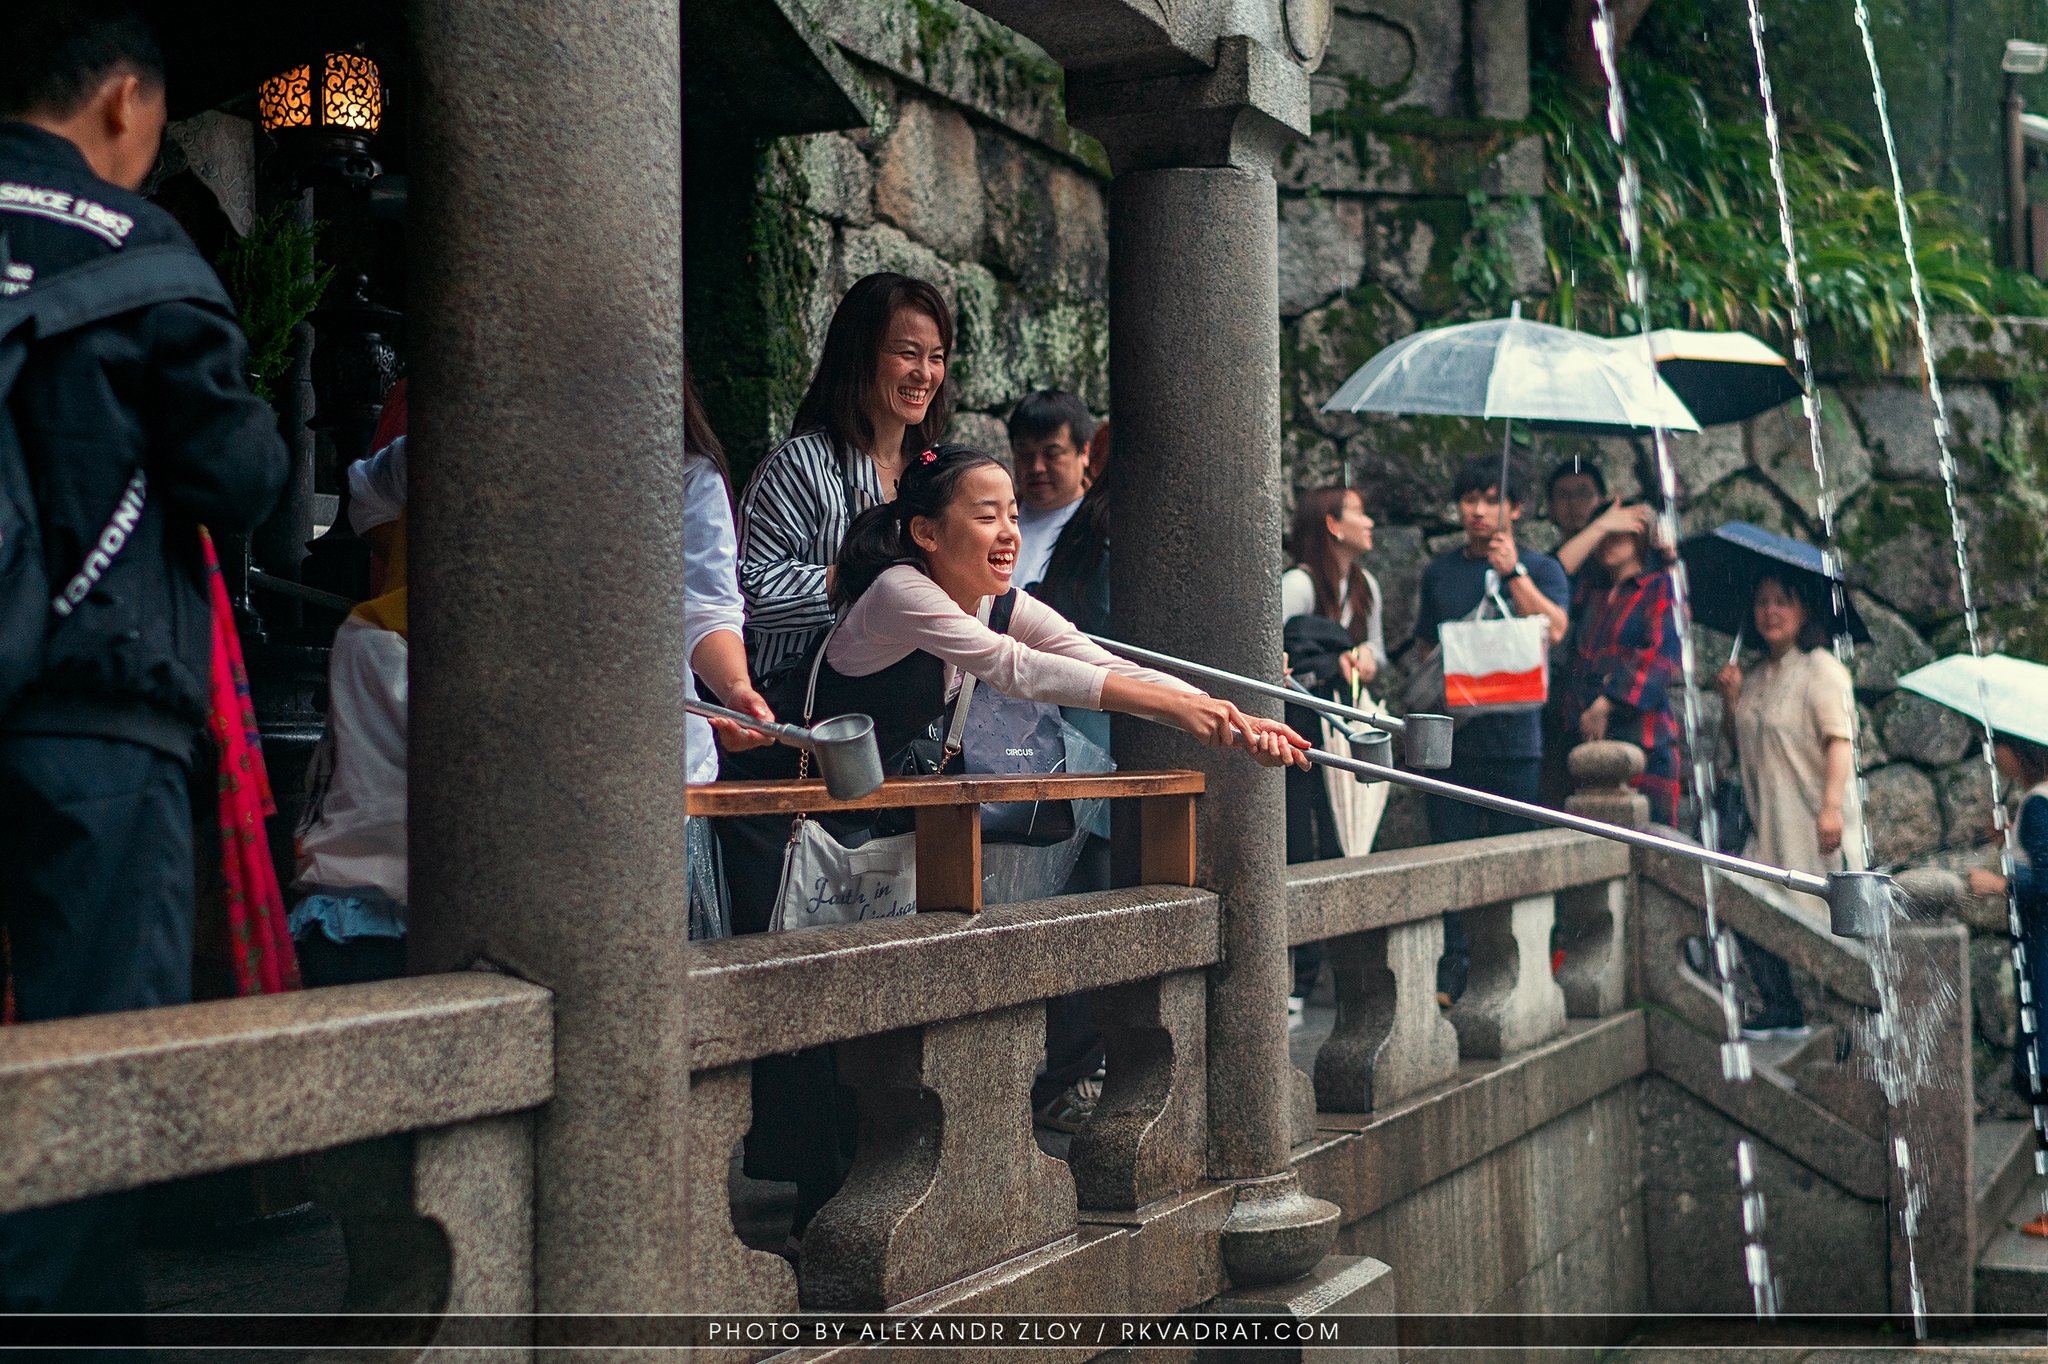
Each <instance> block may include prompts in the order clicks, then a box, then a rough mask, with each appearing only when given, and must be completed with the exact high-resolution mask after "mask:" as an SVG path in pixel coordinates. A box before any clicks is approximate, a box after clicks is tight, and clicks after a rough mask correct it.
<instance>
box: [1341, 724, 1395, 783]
mask: <svg viewBox="0 0 2048 1364" xmlns="http://www.w3.org/2000/svg"><path fill="white" fill-rule="evenodd" d="M1349 742H1350V745H1351V756H1352V757H1354V758H1356V759H1358V760H1359V761H1360V762H1362V763H1377V764H1378V765H1380V766H1381V767H1392V766H1393V765H1394V739H1393V736H1392V735H1390V734H1388V733H1387V732H1386V731H1385V730H1383V729H1368V730H1362V731H1358V732H1354V733H1353V734H1352V735H1351V736H1350V741H1349ZM1351 776H1352V779H1353V780H1354V781H1356V782H1358V783H1359V784H1360V785H1361V786H1362V785H1364V784H1366V783H1367V782H1370V781H1371V780H1372V777H1371V776H1369V775H1368V774H1366V773H1364V772H1353V773H1352V774H1351Z"/></svg>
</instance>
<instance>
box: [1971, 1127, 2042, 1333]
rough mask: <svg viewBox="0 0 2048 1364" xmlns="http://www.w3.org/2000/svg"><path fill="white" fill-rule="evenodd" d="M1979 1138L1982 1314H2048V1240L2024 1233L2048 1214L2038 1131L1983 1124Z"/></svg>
mask: <svg viewBox="0 0 2048 1364" xmlns="http://www.w3.org/2000/svg"><path fill="white" fill-rule="evenodd" d="M1976 1139H1977V1140H1976V1147H1977V1150H1976V1165H1977V1242H1978V1249H1977V1310H1978V1311H1979V1312H2028V1313H2048V1237H2040V1236H2026V1235H2023V1234H2022V1233H2021V1232H2020V1227H2021V1226H2022V1225H2023V1224H2025V1223H2027V1222H2030V1221H2032V1220H2033V1219H2034V1218H2036V1217H2039V1216H2040V1215H2041V1214H2042V1213H2043V1212H2048V1177H2043V1176H2040V1175H2036V1174H2035V1173H2034V1136H2033V1131H2032V1129H2031V1128H2030V1127H2029V1126H2028V1124H2026V1123H2024V1122H2011V1121H2001V1122H1981V1123H1978V1124H1977V1132H1976Z"/></svg>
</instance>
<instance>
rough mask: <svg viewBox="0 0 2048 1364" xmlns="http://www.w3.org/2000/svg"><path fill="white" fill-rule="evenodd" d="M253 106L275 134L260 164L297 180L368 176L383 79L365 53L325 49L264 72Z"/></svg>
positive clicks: (345, 180)
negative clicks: (269, 154) (267, 159)
mask: <svg viewBox="0 0 2048 1364" xmlns="http://www.w3.org/2000/svg"><path fill="white" fill-rule="evenodd" d="M256 107H257V111H258V113H259V115H260V116H261V118H262V120H263V130H264V131H265V132H267V133H269V134H270V135H271V137H273V138H275V139H276V140H277V147H278V150H277V155H276V156H274V157H273V158H272V159H271V164H270V165H267V166H266V170H269V171H271V172H272V173H274V174H276V175H277V177H278V178H279V179H282V180H289V181H290V182H291V183H292V184H293V185H294V186H296V187H299V188H304V187H306V186H308V185H316V184H345V185H352V186H361V185H366V184H368V183H369V182H370V181H371V180H373V179H375V178H376V176H377V173H378V170H379V167H378V165H377V162H376V161H375V160H374V159H373V158H372V157H371V156H370V138H371V137H372V136H374V135H375V134H376V131H377V125H378V123H379V122H381V121H382V119H383V117H384V82H383V79H382V77H380V76H379V75H378V73H377V64H376V63H375V62H373V61H371V60H370V59H369V58H368V57H365V56H362V55H361V54H359V53H354V52H330V53H328V54H327V55H326V56H324V57H321V58H320V59H319V60H317V61H314V62H311V63H308V64H307V65H305V66H299V67H294V68H293V69H292V70H290V71H286V72H284V73H282V74H280V75H276V76H272V77H271V78H270V79H269V80H267V81H265V82H263V84H262V85H261V86H259V87H257V90H256Z"/></svg>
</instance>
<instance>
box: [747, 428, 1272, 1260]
mask: <svg viewBox="0 0 2048 1364" xmlns="http://www.w3.org/2000/svg"><path fill="white" fill-rule="evenodd" d="M1021 543H1022V537H1021V536H1020V535H1019V533H1018V529H1017V490H1016V485H1015V483H1014V482H1013V481H1012V479H1011V476H1010V472H1009V470H1008V469H1006V468H1004V467H1003V465H1002V464H1001V463H1000V462H999V461H997V459H996V458H995V457H994V456H993V455H989V454H986V453H984V452H982V451H980V450H977V449H974V448H973V447H971V446H966V445H940V446H936V447H934V448H932V449H929V450H925V451H923V452H922V453H920V454H918V455H917V456H915V457H914V458H912V459H911V460H910V462H909V463H908V465H907V466H906V467H905V469H904V470H903V474H902V476H901V478H900V480H899V481H898V483H897V488H896V495H895V497H894V498H892V499H891V500H890V501H888V502H885V503H883V504H882V505H880V506H878V507H871V508H869V509H868V510H867V511H865V512H863V513H861V515H860V516H858V517H856V518H855V519H854V522H853V526H852V528H851V529H850V530H849V531H848V532H847V536H846V543H845V545H844V546H843V547H842V548H841V550H840V552H839V562H838V564H837V569H838V572H837V573H836V574H835V575H834V578H833V590H832V600H833V603H834V605H835V606H837V607H838V608H839V609H840V610H841V611H843V613H844V614H843V615H842V616H841V617H840V619H839V622H838V624H837V625H836V626H835V627H834V628H832V630H831V632H830V635H829V638H823V639H821V640H820V641H819V642H817V643H815V644H814V645H813V646H812V652H811V656H808V657H806V658H805V659H804V660H803V663H804V666H803V667H802V668H801V669H800V670H798V671H796V672H795V673H792V674H791V675H790V681H789V682H788V683H786V684H784V685H783V686H780V687H770V688H769V689H768V694H769V699H770V701H771V703H772V704H774V706H775V708H776V713H777V716H778V718H780V719H782V720H784V721H793V722H798V723H801V722H802V721H803V718H804V697H805V694H806V692H807V691H808V690H809V687H810V677H811V673H812V665H813V664H814V663H815V665H816V677H817V693H816V701H815V704H814V706H813V707H812V717H813V719H814V720H815V719H822V718H825V717H829V716H834V715H844V714H847V713H849V712H858V713H860V714H864V715H868V716H871V717H873V719H874V723H875V740H876V746H877V747H878V748H879V749H880V750H881V752H882V755H883V765H884V769H885V770H891V769H893V768H894V767H895V766H896V762H897V758H896V755H898V754H901V753H904V752H905V751H907V750H909V749H910V748H911V746H912V745H913V744H916V743H918V742H920V741H924V740H927V738H928V736H930V735H932V734H934V733H943V732H944V724H945V721H946V719H947V717H948V712H949V709H950V707H951V705H952V703H953V698H954V697H955V695H956V694H957V693H958V691H959V688H960V686H961V684H962V682H963V681H964V679H965V678H966V677H968V676H970V675H971V676H973V677H974V678H976V679H977V680H978V681H979V682H980V683H982V684H985V685H987V686H990V687H993V688H995V689H996V690H997V691H1000V692H1001V693H1003V694H1004V695H1005V696H1013V697H1022V698H1025V699H1028V700H1033V701H1045V702H1049V703H1051V704H1054V705H1070V706H1079V707H1084V708H1086V709H1089V710H1115V711H1123V712H1125V713H1127V714H1132V715H1140V716H1144V717H1146V718H1148V719H1153V720H1159V721H1163V722H1165V723H1167V724H1170V725H1173V726H1175V727H1177V728H1179V729H1182V730H1185V731H1187V732H1188V733H1190V734H1193V735H1195V736H1196V737H1197V738H1199V739H1201V740H1202V741H1203V742H1204V743H1206V744H1209V745H1212V746H1215V747H1242V748H1245V749H1247V750H1248V751H1249V752H1250V754H1251V756H1252V757H1253V758H1254V759H1255V760H1257V761H1258V762H1260V763H1262V764H1265V765H1268V766H1279V765H1283V764H1296V765H1305V764H1306V762H1307V759H1305V758H1303V757H1301V756H1300V751H1301V749H1302V748H1304V747H1305V746H1306V741H1305V740H1303V739H1301V738H1300V736H1299V735H1296V734H1295V733H1293V731H1291V730H1289V729H1288V728H1287V727H1286V726H1285V725H1282V724H1279V723H1277V722H1275V721H1272V720H1266V719H1262V718H1260V717H1257V716H1251V715H1246V714H1244V713H1243V712H1242V711H1240V710H1239V709H1238V708H1237V707H1236V706H1234V705H1232V704H1231V703H1230V702H1228V701H1225V700H1221V699H1219V698H1216V697H1212V696H1209V695H1206V694H1205V693H1203V692H1201V691H1199V690H1197V689H1196V688H1194V687H1192V686H1190V685H1189V684H1187V683H1186V682H1183V681H1181V680H1180V679H1178V678H1174V677H1169V676H1167V675H1166V674H1164V673H1157V672H1153V671H1152V670H1151V669H1149V668H1142V667H1139V666H1138V665H1137V664H1134V663H1131V662H1128V661H1126V660H1124V659H1121V658H1118V657H1117V656H1116V655H1115V654H1112V653H1110V652H1109V651H1108V650H1106V649H1103V648H1102V647H1100V646H1099V645H1096V644H1094V643H1091V642H1090V641H1089V640H1087V639H1084V638H1082V636H1081V635H1080V633H1079V632H1078V631H1076V630H1075V629H1074V627H1073V625H1072V624H1070V623H1069V622H1068V621H1067V620H1066V619H1065V618H1063V617H1062V616H1060V615H1059V613H1058V612H1056V611H1054V610H1052V609H1051V608H1050V607H1048V606H1046V605H1044V604H1043V603H1042V602H1039V601H1037V600H1036V599H1034V598H1032V597H1029V596H1026V595H1024V594H1023V593H1021V592H1019V591H1017V590H1016V588H1015V586H1014V585H1013V584H1012V577H1013V575H1014V572H1015V568H1016V563H1017V553H1018V549H1019V547H1020V545H1021ZM819 650H822V651H823V657H822V658H819V657H817V653H818V651H819ZM969 704H970V705H971V704H972V702H971V700H970V702H969ZM954 756H955V755H952V754H946V755H944V759H943V761H944V762H946V763H950V762H951V761H952V759H953V758H954ZM941 770H942V771H943V770H947V769H946V768H945V767H944V766H942V767H941ZM725 771H726V774H727V775H728V776H744V777H748V778H762V777H792V776H795V775H796V771H797V758H796V755H795V754H793V753H791V752H790V751H789V750H788V749H786V748H763V749H757V750H753V751H749V752H744V753H730V754H728V756H727V760H726V763H725ZM906 813H907V812H903V811H887V810H875V811H857V812H853V813H852V815H851V816H842V817H839V818H838V821H837V822H833V823H827V821H824V820H821V821H820V822H821V823H827V827H828V828H830V829H831V830H832V832H833V833H834V834H835V836H837V837H839V838H840V839H841V840H842V841H844V842H848V843H852V844H857V843H859V842H861V841H863V839H864V838H866V837H868V836H875V835H879V834H882V833H887V832H896V831H897V829H896V826H895V824H892V823H891V821H892V820H894V821H897V822H898V823H905V824H906V826H907V821H904V820H903V816H904V815H905V814H906ZM718 824H719V834H720V837H721V838H723V839H724V841H725V849H726V854H727V858H726V865H727V869H728V872H729V873H730V876H731V882H732V889H733V914H734V918H735V921H736V922H737V923H738V924H739V926H740V927H741V928H742V929H743V930H758V929H761V928H765V927H766V926H767V924H768V921H769V916H770V914H771V912H772V911H773V908H774V905H773V900H774V897H775V894H776V890H777V886H778V884H779V880H780V873H781V859H782V853H783V849H784V847H785V845H787V843H788V842H789V837H790V817H789V816H784V815H764V816H751V817H746V818H733V819H721V820H720V821H718ZM815 1051H816V1052H817V1053H820V1054H812V1053H799V1054H797V1055H796V1056H793V1057H779V1058H764V1059H767V1060H770V1061H771V1064H769V1065H767V1066H765V1067H764V1066H763V1064H762V1062H759V1061H757V1062H756V1063H755V1069H754V1096H755V1109H754V1113H755V1118H754V1129H753V1131H752V1132H751V1133H750V1134H749V1136H748V1149H747V1165H748V1173H749V1174H750V1175H751V1176H752V1177H755V1178H778V1179H789V1180H794V1181H795V1183H796V1185H797V1215H796V1222H795V1225H794V1227H793V1229H792V1232H791V1235H792V1238H794V1239H800V1238H801V1236H802V1233H803V1229H804V1227H805V1226H806V1225H808V1223H809V1221H810V1218H811V1216H812V1215H814V1214H815V1213H816V1211H817V1209H818V1208H820V1207H822V1206H823V1205H824V1202H825V1200H826V1199H827V1198H829V1197H831V1195H832V1193H833V1192H835V1191H836V1190H837V1188H838V1186H839V1182H840V1180H841V1179H843V1178H844V1170H845V1168H846V1167H845V1162H846V1160H847V1159H848V1158H849V1153H848V1152H847V1150H846V1141H845V1131H844V1128H843V1126H842V1125H841V1124H842V1123H843V1117H842V1118H840V1120H839V1121H837V1122H835V1120H834V1115H835V1114H837V1113H838V1112H839V1110H838V1109H837V1108H836V1107H835V1105H834V1095H835V1086H836V1083H837V1081H836V1078H835V1076H834V1072H833V1070H832V1063H831V1058H830V1049H829V1048H819V1049H815Z"/></svg>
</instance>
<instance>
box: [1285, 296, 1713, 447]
mask: <svg viewBox="0 0 2048 1364" xmlns="http://www.w3.org/2000/svg"><path fill="white" fill-rule="evenodd" d="M1323 411H1325V412H1388V413H1395V414H1398V415H1402V416H1443V417H1509V418H1515V417H1519V418H1521V419H1523V420H1524V421H1533V422H1545V423H1555V424H1559V425H1565V426H1578V425H1595V426H1618V427H1633V428H1637V429H1643V428H1648V427H1663V428H1664V429H1665V430H1667V431H1697V430H1699V429H1700V424H1699V423H1698V422H1697V421H1695V420H1693V415H1692V413H1691V412H1689V411H1687V410H1686V406H1685V404H1684V403H1683V402H1682V401H1680V399H1679V397H1678V394H1677V393H1676V392H1675V391H1673V389H1672V388H1671V386H1670V385H1669V384H1667V383H1662V382H1660V381H1659V380H1658V378H1657V371H1656V369H1655V367H1653V366H1652V365H1650V364H1649V363H1648V362H1647V361H1646V360H1645V359H1644V358H1643V356H1642V352H1641V350H1640V348H1637V349H1636V350H1633V351H1630V350H1626V349H1623V348H1620V347H1617V346H1616V345H1614V344H1613V343H1612V342H1610V341H1608V340H1607V339H1606V338H1604V337H1599V336H1591V335H1588V334H1587V333H1585V332H1575V331H1572V330H1570V329H1569V328H1566V327H1553V326H1551V325H1550V324H1548V323H1545V322H1531V321H1528V320H1526V319H1524V318H1523V317H1522V307H1521V305H1520V304H1519V303H1517V304H1516V305H1514V310H1513V312H1512V313H1510V315H1509V316H1507V317H1501V318H1494V319H1492V320H1491V321H1487V322H1462V323H1459V324H1458V325H1456V326H1453V327H1437V328H1434V329H1432V330H1430V331H1424V332H1416V333H1415V334H1414V335H1412V336H1405V337H1403V338H1402V339H1401V340H1399V341H1396V342H1395V343H1394V344H1393V345H1391V346H1389V347H1387V348H1386V349H1385V350H1383V351H1381V352H1380V353H1379V354H1378V355H1375V356H1374V357H1373V358H1372V359H1370V360H1368V361H1367V362H1366V363H1365V365H1364V367H1363V368H1361V369H1360V370H1359V371H1358V372H1357V373H1356V374H1353V375H1352V376H1351V377H1350V378H1349V379H1346V380H1345V381H1344V386H1343V387H1342V388H1340V389H1338V390H1337V392H1336V395H1335V396H1334V397H1332V398H1331V399H1330V401H1328V402H1327V403H1324V404H1323Z"/></svg>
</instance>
